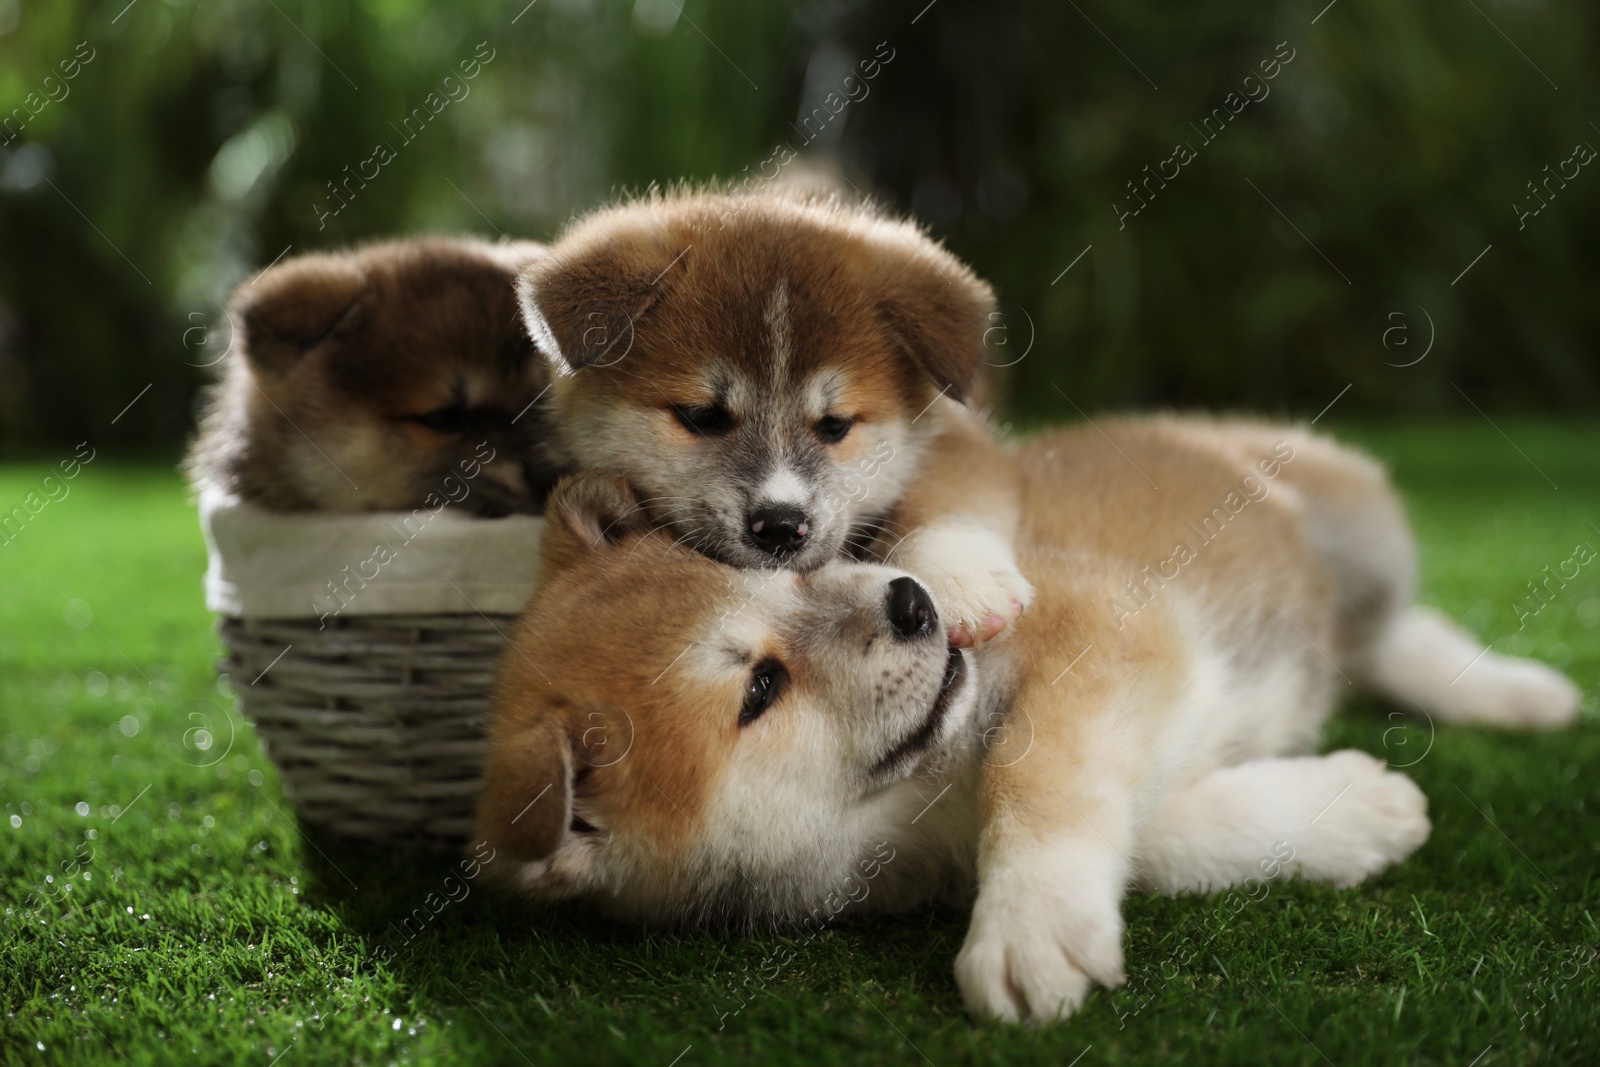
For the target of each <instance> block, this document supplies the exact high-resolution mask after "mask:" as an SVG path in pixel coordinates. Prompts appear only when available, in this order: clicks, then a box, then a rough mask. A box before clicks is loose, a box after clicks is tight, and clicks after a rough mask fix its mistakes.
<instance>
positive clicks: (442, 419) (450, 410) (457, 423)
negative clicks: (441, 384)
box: [406, 404, 470, 433]
mask: <svg viewBox="0 0 1600 1067" xmlns="http://www.w3.org/2000/svg"><path fill="white" fill-rule="evenodd" d="M469 414H470V412H469V411H468V410H467V408H466V406H465V405H463V404H450V405H449V406H447V407H442V408H435V409H433V410H432V411H425V412H423V413H422V414H421V415H408V416H406V418H407V420H408V421H410V422H414V423H416V424H417V425H419V426H425V427H427V428H428V429H430V430H433V431H434V432H435V433H460V432H461V431H462V430H463V429H464V428H465V427H466V424H467V417H468V415H469Z"/></svg>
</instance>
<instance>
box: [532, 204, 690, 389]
mask: <svg viewBox="0 0 1600 1067" xmlns="http://www.w3.org/2000/svg"><path fill="white" fill-rule="evenodd" d="M672 255H673V253H669V252H666V251H665V250H664V249H662V248H660V247H658V246H657V242H656V241H655V239H654V238H653V236H652V235H649V234H643V233H628V234H618V235H607V234H604V233H602V234H600V235H598V236H597V237H596V238H594V239H590V240H587V241H584V240H580V241H578V242H577V243H575V244H574V245H573V246H572V247H565V242H564V243H563V245H558V246H557V248H556V249H554V250H553V251H551V252H550V254H548V255H546V256H543V257H542V258H539V259H536V260H534V261H533V262H532V263H530V264H529V265H527V266H526V267H524V268H523V270H522V273H521V274H520V275H518V277H517V302H518V303H519V304H521V305H522V318H523V322H524V323H525V324H526V325H527V327H528V335H529V336H530V337H532V338H533V343H534V346H535V347H537V348H538V349H539V351H540V352H541V353H543V355H544V357H545V359H547V360H549V361H550V363H551V365H552V366H553V367H554V368H555V369H556V370H557V371H558V372H559V373H562V374H572V373H574V372H576V371H578V370H579V369H581V368H583V367H593V366H610V365H612V364H614V363H617V362H619V361H620V360H622V359H624V358H626V356H627V354H628V350H629V349H631V348H632V347H633V340H634V330H635V328H636V326H637V324H638V322H639V320H640V319H641V318H643V317H644V316H645V315H646V314H647V313H648V312H649V311H650V309H651V308H652V307H654V306H655V304H656V302H657V301H658V300H659V299H660V298H661V296H662V294H663V289H662V284H661V276H662V272H663V271H664V270H665V269H666V268H667V267H668V266H669V265H670V264H671V263H672V262H673V260H672Z"/></svg>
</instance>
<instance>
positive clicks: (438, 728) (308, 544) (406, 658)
mask: <svg viewBox="0 0 1600 1067" xmlns="http://www.w3.org/2000/svg"><path fill="white" fill-rule="evenodd" d="M207 505H208V502H207V501H206V500H205V499H202V525H203V527H204V529H205V532H206V535H207V541H208V544H209V546H210V548H211V568H210V570H209V571H208V573H207V602H208V604H210V605H211V607H212V609H213V610H215V611H218V613H219V614H220V615H221V618H220V619H219V622H218V632H219V633H220V635H221V637H222V642H223V645H224V647H225V649H226V655H225V657H224V658H223V660H222V661H221V663H220V664H219V666H218V670H219V671H221V672H225V673H226V674H228V676H229V681H230V682H231V688H232V691H233V692H234V694H235V695H236V697H237V698H238V701H239V709H240V711H241V712H242V713H243V715H244V716H245V717H246V718H247V719H248V720H250V721H251V722H252V723H253V724H254V726H255V729H256V731H257V733H258V734H259V736H260V738H261V741H262V745H263V747H264V748H265V750H266V751H267V753H268V755H269V756H271V758H272V760H273V762H274V763H275V764H276V765H277V766H278V769H279V771H280V772H281V773H282V775H283V784H284V791H285V793H286V794H287V795H288V796H289V797H290V798H291V799H292V800H293V802H294V804H295V807H296V809H297V810H298V813H299V816H300V818H301V820H302V821H303V822H305V823H307V824H312V825H315V826H317V827H319V828H321V829H323V830H325V831H328V832H331V833H334V834H338V835H340V836H344V837H352V838H361V839H367V840H374V841H386V842H405V843H415V844H426V845H432V846H438V847H446V848H448V847H456V846H458V845H460V844H462V843H463V842H465V841H466V839H467V836H468V834H469V833H470V832H471V828H472V816H473V808H474V805H475V804H476V802H477V798H478V792H479V788H480V785H481V780H482V770H483V746H484V740H483V739H484V728H485V725H486V723H487V721H488V714H489V690H490V685H491V683H492V681H493V678H494V672H495V668H496V666H497V664H498V663H499V659H500V653H501V650H502V649H503V648H504V647H505V642H506V636H507V635H508V634H509V633H510V632H511V626H512V625H513V623H514V619H515V616H514V614H513V612H514V611H515V609H516V607H519V606H520V605H521V603H522V602H523V601H524V600H526V598H527V595H528V593H529V592H531V590H532V584H533V578H534V573H535V570H536V566H537V555H538V553H537V546H538V534H539V522H538V520H536V519H531V518H518V519H503V520H473V519H463V518H459V517H453V520H454V521H451V522H437V524H436V525H430V526H429V527H428V528H427V529H426V530H425V531H423V532H424V533H425V534H426V535H427V536H426V537H425V538H424V537H422V536H420V535H419V536H418V537H414V538H412V539H411V540H410V541H408V542H407V544H406V545H405V546H404V550H403V552H401V553H400V554H398V555H396V557H395V561H396V563H398V562H401V561H403V562H404V563H405V567H404V568H400V570H401V571H402V573H399V574H393V573H391V574H387V575H380V578H379V579H375V580H374V581H373V582H371V583H368V584H367V585H366V586H364V587H361V588H359V589H358V590H357V592H356V594H355V595H354V596H353V597H352V599H351V600H350V601H349V603H348V604H340V610H339V611H338V612H337V613H336V614H332V615H330V614H328V613H327V611H326V609H324V610H323V612H322V613H321V614H319V613H317V612H316V611H314V610H312V608H313V605H314V603H315V602H314V600H313V598H312V597H311V596H309V595H306V593H307V590H308V589H316V588H317V587H318V584H319V583H318V579H321V582H320V584H321V585H322V586H326V583H327V576H328V575H329V574H330V570H329V568H330V567H331V566H332V565H333V564H336V563H340V562H341V561H342V559H343V557H342V556H341V555H340V553H339V550H338V546H341V545H343V546H348V545H351V544H355V545H361V544H366V543H370V538H371V537H373V536H375V534H374V530H378V531H379V534H377V535H376V536H381V531H382V529H383V528H384V525H385V523H386V524H387V528H388V529H391V530H392V529H394V528H395V527H394V524H393V522H392V520H385V519H382V518H375V517H372V516H343V517H341V516H281V515H265V514H264V513H262V512H259V511H257V510H255V509H253V508H250V507H249V506H248V505H241V504H239V503H238V502H237V501H233V500H223V501H222V502H221V503H220V504H218V503H217V502H216V501H212V502H211V506H210V507H209V508H208V506H207ZM441 518H442V516H441ZM375 523H377V524H378V525H376V526H375V525H374V524H375ZM390 540H391V541H392V540H394V538H393V535H392V534H391V535H390ZM330 546H335V547H333V548H332V549H330ZM345 555H348V551H346V552H345ZM508 560H509V561H511V562H509V563H508ZM335 573H348V572H343V571H339V572H335ZM384 580H388V581H389V584H388V585H386V586H385V585H380V584H378V583H379V582H380V581H384ZM466 590H471V591H472V595H469V594H468V593H467V592H466ZM322 593H323V599H324V601H328V600H329V597H328V594H327V592H326V589H323V590H322ZM368 593H372V594H373V595H371V596H367V595H366V594H368ZM380 593H381V595H379V594H380ZM364 597H365V599H363V598H364ZM331 602H332V603H334V604H339V603H340V602H338V601H331ZM441 604H442V605H445V606H447V607H450V608H456V610H454V611H439V610H431V611H390V610H387V609H388V608H390V607H394V606H396V605H399V606H402V607H404V606H430V607H433V608H435V609H437V608H438V607H439V606H440V605H441ZM458 606H459V607H458ZM291 612H293V614H291Z"/></svg>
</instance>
